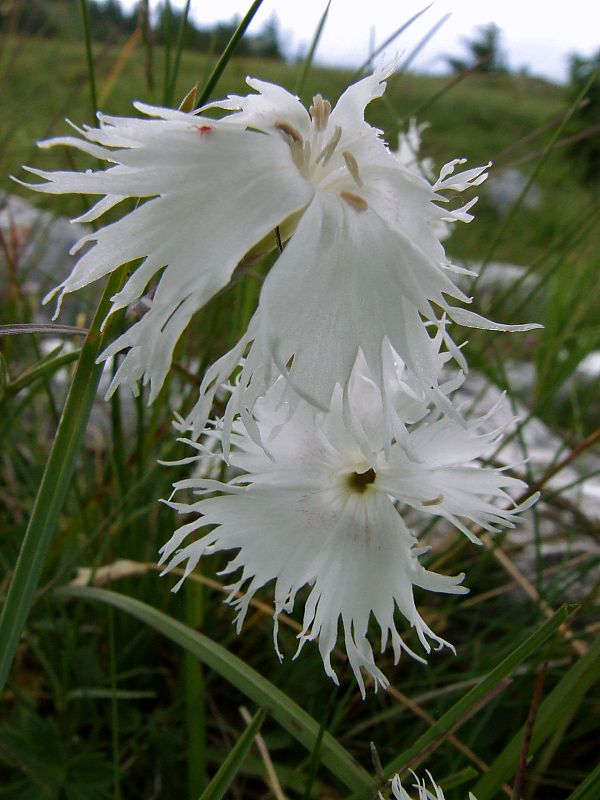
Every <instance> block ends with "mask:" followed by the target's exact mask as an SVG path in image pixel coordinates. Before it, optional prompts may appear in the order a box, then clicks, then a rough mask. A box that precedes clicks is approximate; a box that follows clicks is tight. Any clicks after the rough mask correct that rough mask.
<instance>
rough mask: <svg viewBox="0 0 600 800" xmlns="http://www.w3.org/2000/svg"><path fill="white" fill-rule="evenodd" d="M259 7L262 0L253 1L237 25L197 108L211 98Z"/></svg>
mask: <svg viewBox="0 0 600 800" xmlns="http://www.w3.org/2000/svg"><path fill="white" fill-rule="evenodd" d="M261 5H262V0H254V2H253V3H252V5H251V6H250V8H249V9H248V13H247V14H246V16H245V17H244V19H243V20H242V21H241V22H240V24H239V25H238V27H237V29H236V31H235V33H234V34H233V36H232V37H231V39H230V40H229V42H228V43H227V47H226V48H225V50H223V53H222V55H221V58H220V59H219V60H218V61H217V64H216V66H215V68H214V69H213V71H212V72H211V75H210V77H209V79H208V81H207V82H206V86H205V87H204V91H203V92H202V94H201V95H200V97H199V99H198V105H199V106H203V105H204V103H206V101H207V100H208V99H209V97H210V96H211V94H212V91H213V89H214V88H215V86H216V85H217V83H218V81H219V78H220V77H221V75H222V74H223V71H224V69H225V67H226V66H227V64H228V63H229V59H230V58H231V56H232V55H233V53H234V51H235V49H236V47H237V46H238V44H239V43H240V40H241V39H242V37H243V35H244V34H245V33H246V29H247V28H248V25H250V23H251V22H252V20H253V19H254V15H255V14H256V12H257V11H258V9H259V8H260V7H261Z"/></svg>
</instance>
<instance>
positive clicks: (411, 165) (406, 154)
mask: <svg viewBox="0 0 600 800" xmlns="http://www.w3.org/2000/svg"><path fill="white" fill-rule="evenodd" d="M428 127H429V123H428V122H421V123H420V124H417V121H416V119H415V118H414V117H411V119H410V122H409V124H408V129H407V130H406V131H400V133H399V134H398V147H397V148H396V153H395V155H396V158H397V159H398V161H400V163H401V164H402V165H403V166H404V167H406V169H408V170H410V171H412V172H415V173H417V175H422V176H423V177H424V178H426V179H427V180H428V181H429V182H430V183H432V184H433V183H435V172H434V168H433V160H432V159H431V158H421V157H420V155H419V151H420V149H421V134H422V133H423V131H424V130H426V129H427V128H428ZM430 224H431V227H432V230H433V231H434V233H435V235H436V236H437V237H438V239H439V240H440V242H444V241H445V240H446V239H447V238H448V237H449V236H450V234H451V233H452V228H451V227H450V225H449V224H448V222H446V221H444V220H443V219H440V220H433V221H432V222H431V223H430Z"/></svg>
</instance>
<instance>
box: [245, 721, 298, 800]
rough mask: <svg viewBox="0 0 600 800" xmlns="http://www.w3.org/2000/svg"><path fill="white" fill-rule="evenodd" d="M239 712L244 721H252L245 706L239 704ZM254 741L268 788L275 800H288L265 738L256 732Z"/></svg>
mask: <svg viewBox="0 0 600 800" xmlns="http://www.w3.org/2000/svg"><path fill="white" fill-rule="evenodd" d="M238 710H239V712H240V715H241V717H242V719H243V720H244V722H245V723H246V725H249V724H250V723H251V722H252V716H251V715H250V712H249V711H248V709H247V708H246V706H240V707H239V709H238ZM254 742H255V744H256V747H257V749H258V752H259V753H260V757H261V758H262V760H263V764H264V765H265V772H266V773H267V783H268V784H269V788H270V789H271V791H272V792H273V794H274V795H275V798H276V800H288V798H287V796H286V794H285V792H284V791H283V789H282V788H281V784H280V783H279V778H278V777H277V773H276V772H275V767H274V766H273V762H272V761H271V756H270V755H269V751H268V750H267V745H266V744H265V740H264V739H263V737H262V736H261V735H260V733H257V734H256V736H255V737H254Z"/></svg>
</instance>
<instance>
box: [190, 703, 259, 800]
mask: <svg viewBox="0 0 600 800" xmlns="http://www.w3.org/2000/svg"><path fill="white" fill-rule="evenodd" d="M266 715H267V712H266V709H264V708H260V709H259V710H258V711H257V712H256V714H255V715H254V718H253V719H252V722H251V723H250V724H249V725H248V727H247V728H246V730H245V731H244V732H243V733H242V735H241V736H240V738H239V739H238V740H237V742H236V743H235V745H234V746H233V748H232V750H231V752H230V753H229V755H228V756H227V758H226V759H225V761H223V763H222V764H221V766H220V767H219V769H218V771H217V773H216V775H215V776H214V778H213V779H212V780H211V782H210V783H209V784H208V786H207V787H206V789H205V790H204V791H203V792H202V795H201V796H200V800H221V798H222V797H223V795H224V794H225V792H226V791H227V789H229V787H230V785H231V782H232V781H233V779H234V778H235V776H236V775H237V773H238V771H239V769H240V767H241V766H242V764H243V763H244V759H245V758H246V753H247V752H248V750H249V749H250V746H251V745H252V742H253V741H254V737H255V736H256V734H257V733H258V731H259V730H260V726H261V725H262V724H263V721H264V719H265V717H266Z"/></svg>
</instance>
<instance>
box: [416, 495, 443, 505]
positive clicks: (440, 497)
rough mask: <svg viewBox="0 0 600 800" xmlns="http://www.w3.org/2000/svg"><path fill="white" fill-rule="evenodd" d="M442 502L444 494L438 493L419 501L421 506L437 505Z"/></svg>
mask: <svg viewBox="0 0 600 800" xmlns="http://www.w3.org/2000/svg"><path fill="white" fill-rule="evenodd" d="M443 502H444V495H443V494H438V496H437V497H434V498H432V499H431V500H423V501H422V502H421V505H422V506H439V504H440V503H443Z"/></svg>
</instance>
